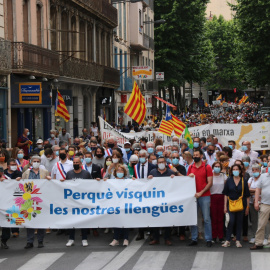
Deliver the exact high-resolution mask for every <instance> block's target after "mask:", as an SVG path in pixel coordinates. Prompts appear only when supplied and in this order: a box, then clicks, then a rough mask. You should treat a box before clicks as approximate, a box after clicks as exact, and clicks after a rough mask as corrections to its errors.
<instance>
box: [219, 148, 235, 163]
mask: <svg viewBox="0 0 270 270" xmlns="http://www.w3.org/2000/svg"><path fill="white" fill-rule="evenodd" d="M222 151H223V152H224V153H225V155H226V156H227V157H228V158H229V167H231V166H232V165H233V164H234V162H235V159H233V158H232V149H231V148H230V147H229V146H225V147H223V149H222Z"/></svg>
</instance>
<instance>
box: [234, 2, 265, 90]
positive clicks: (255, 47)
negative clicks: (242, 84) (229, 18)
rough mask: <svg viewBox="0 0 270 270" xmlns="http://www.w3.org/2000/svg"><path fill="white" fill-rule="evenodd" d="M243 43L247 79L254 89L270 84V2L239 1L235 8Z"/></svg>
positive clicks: (242, 51)
mask: <svg viewBox="0 0 270 270" xmlns="http://www.w3.org/2000/svg"><path fill="white" fill-rule="evenodd" d="M233 9H234V10H235V11H236V20H237V24H238V26H239V36H240V39H241V42H242V49H241V54H242V57H243V60H244V63H245V68H246V73H247V74H246V79H247V80H248V82H249V83H250V85H251V86H253V87H258V86H264V85H266V84H269V83H270V76H269V74H270V43H269V40H270V20H269V17H270V1H269V0H264V1H262V0H259V1H258V0H237V4H236V5H234V6H233Z"/></svg>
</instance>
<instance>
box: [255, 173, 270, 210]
mask: <svg viewBox="0 0 270 270" xmlns="http://www.w3.org/2000/svg"><path fill="white" fill-rule="evenodd" d="M257 188H259V189H261V203H263V204H268V205H270V175H269V173H263V174H262V175H261V177H260V178H259V182H258V184H257Z"/></svg>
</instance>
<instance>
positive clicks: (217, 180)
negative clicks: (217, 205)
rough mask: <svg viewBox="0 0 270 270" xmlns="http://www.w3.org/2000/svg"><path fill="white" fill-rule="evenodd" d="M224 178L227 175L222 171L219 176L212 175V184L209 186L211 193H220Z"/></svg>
mask: <svg viewBox="0 0 270 270" xmlns="http://www.w3.org/2000/svg"><path fill="white" fill-rule="evenodd" d="M226 179H227V176H226V174H224V173H221V174H220V175H219V176H215V175H213V185H212V187H211V188H210V192H211V195H213V194H222V192H223V189H224V184H225V180H226Z"/></svg>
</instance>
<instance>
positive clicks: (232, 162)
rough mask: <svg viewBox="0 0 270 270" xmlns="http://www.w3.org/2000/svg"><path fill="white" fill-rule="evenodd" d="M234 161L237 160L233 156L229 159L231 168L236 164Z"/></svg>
mask: <svg viewBox="0 0 270 270" xmlns="http://www.w3.org/2000/svg"><path fill="white" fill-rule="evenodd" d="M234 162H235V159H233V158H230V159H229V167H230V168H231V167H232V165H233V164H234Z"/></svg>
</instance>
